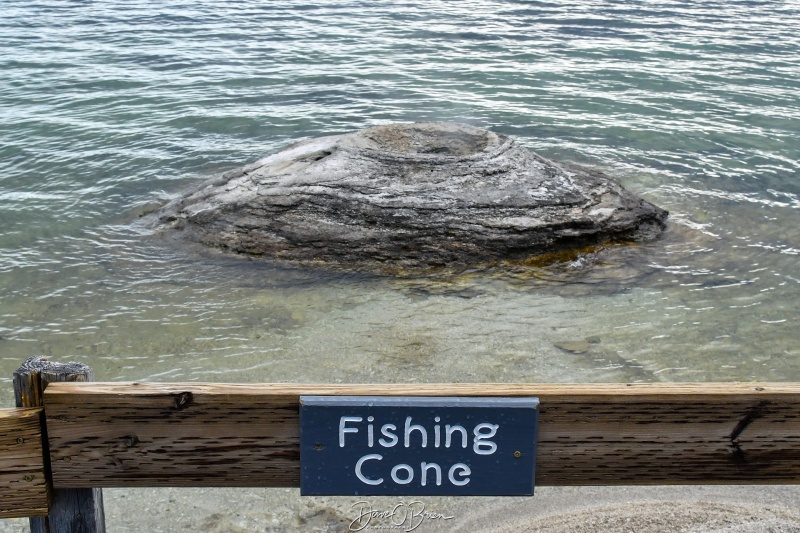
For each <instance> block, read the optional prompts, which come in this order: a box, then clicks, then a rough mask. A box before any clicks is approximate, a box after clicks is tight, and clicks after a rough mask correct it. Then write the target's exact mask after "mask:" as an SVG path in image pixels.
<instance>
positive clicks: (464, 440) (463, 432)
mask: <svg viewBox="0 0 800 533" xmlns="http://www.w3.org/2000/svg"><path fill="white" fill-rule="evenodd" d="M444 431H445V434H446V437H445V439H444V447H445V448H449V447H450V439H451V438H452V436H453V433H455V432H456V431H460V432H461V447H462V448H466V447H467V430H466V429H464V426H459V425H458V424H456V425H455V426H451V425H450V424H447V425H446V426H445V427H444Z"/></svg>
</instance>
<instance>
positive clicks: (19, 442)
mask: <svg viewBox="0 0 800 533" xmlns="http://www.w3.org/2000/svg"><path fill="white" fill-rule="evenodd" d="M23 442H25V439H23V438H22V437H17V444H22V443H23Z"/></svg>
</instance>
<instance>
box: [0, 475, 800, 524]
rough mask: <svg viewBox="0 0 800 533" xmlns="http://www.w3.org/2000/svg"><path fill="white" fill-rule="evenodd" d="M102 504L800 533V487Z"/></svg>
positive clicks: (220, 497) (110, 517) (237, 497)
mask: <svg viewBox="0 0 800 533" xmlns="http://www.w3.org/2000/svg"><path fill="white" fill-rule="evenodd" d="M103 494H104V500H105V507H106V526H107V529H108V531H109V532H110V533H134V532H139V531H150V532H153V533H158V532H174V531H202V532H210V533H248V532H294V531H297V532H311V531H329V532H336V531H351V530H354V529H351V524H352V523H353V521H354V520H356V519H357V518H358V516H359V509H358V508H355V507H354V504H356V503H357V502H359V501H366V502H368V504H369V506H370V509H372V510H373V511H375V512H376V513H380V512H384V513H385V512H387V511H389V512H390V511H391V510H392V509H393V508H394V507H395V506H397V505H398V504H403V505H405V506H406V508H408V505H410V504H411V503H412V502H414V501H418V502H421V503H422V504H423V505H424V512H426V513H429V515H428V516H427V517H423V519H419V518H418V519H416V520H412V519H407V520H406V521H405V523H404V524H401V525H400V526H399V527H395V528H392V529H391V530H393V531H411V530H412V529H411V528H412V527H414V526H415V527H414V528H413V531H416V532H427V531H432V532H440V531H453V532H462V533H467V532H472V531H488V532H494V533H511V532H525V531H542V532H545V531H546V532H561V531H564V532H567V531H568V532H570V533H572V532H583V533H594V532H604V533H607V532H609V533H613V532H623V531H624V532H628V531H648V532H652V531H692V532H695V531H696V532H701V531H702V532H709V531H710V532H735V533H750V532H753V533H755V532H764V531H771V532H781V533H783V532H792V533H794V532H798V533H800V503H798V502H800V486H794V485H737V486H732V485H696V486H677V485H668V486H647V487H640V486H624V487H539V488H537V489H536V496H534V497H515V498H500V497H471V498H453V497H436V498H434V497H431V498H414V497H410V498H395V497H367V498H359V497H350V496H347V497H344V496H337V497H302V498H301V497H300V495H299V490H298V489H261V488H258V489H241V488H239V489H233V488H225V489H207V488H204V489H193V488H186V489H184V488H147V489H105V490H104V491H103ZM420 510H421V509H419V508H417V510H416V512H417V514H418V515H419V516H422V514H421V513H420V512H419V511H420ZM401 511H402V509H401ZM437 515H440V516H438V517H437ZM397 516H401V515H400V514H398V515H397ZM447 517H451V518H447ZM387 520H388V519H381V518H379V517H376V518H374V519H373V521H372V522H371V523H370V524H366V526H365V527H363V528H362V529H361V530H362V531H380V530H386V529H388V528H387V527H376V526H388V525H391V523H390V521H387ZM396 520H398V521H399V520H400V519H396ZM362 525H363V524H362ZM356 526H358V524H356ZM23 531H28V529H27V519H15V520H4V521H0V533H11V532H13V533H19V532H23Z"/></svg>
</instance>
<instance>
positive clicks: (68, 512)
mask: <svg viewBox="0 0 800 533" xmlns="http://www.w3.org/2000/svg"><path fill="white" fill-rule="evenodd" d="M93 377H94V372H93V371H92V369H91V368H90V367H88V366H86V365H84V364H81V363H75V362H70V363H58V362H55V361H48V360H47V357H44V356H39V355H35V356H32V357H29V358H28V359H27V360H26V361H25V362H24V363H23V364H22V366H20V367H19V368H18V369H17V370H16V371H15V372H14V375H13V379H14V395H15V398H16V401H17V407H38V406H41V405H43V403H44V398H43V392H44V390H45V388H46V387H47V386H48V385H49V384H51V383H57V382H73V383H74V382H86V381H92V379H93ZM48 442H49V439H48V433H47V427H46V426H45V427H43V428H42V445H43V448H44V455H45V461H44V463H45V469H46V470H47V471H49V469H50V466H51V465H50V453H49V449H48ZM51 481H52V479H49V480H48V485H51V486H50V487H49V491H50V506H49V510H48V511H49V512H48V513H46V516H31V518H30V528H31V533H105V530H106V529H105V517H104V513H103V493H102V491H101V490H100V489H99V488H77V489H72V488H67V489H53V487H52V483H51Z"/></svg>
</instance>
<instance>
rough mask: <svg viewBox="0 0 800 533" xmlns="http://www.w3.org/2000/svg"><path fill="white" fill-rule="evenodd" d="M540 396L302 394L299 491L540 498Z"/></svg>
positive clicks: (338, 493) (307, 493)
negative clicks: (536, 476) (537, 469)
mask: <svg viewBox="0 0 800 533" xmlns="http://www.w3.org/2000/svg"><path fill="white" fill-rule="evenodd" d="M538 413H539V400H538V399H537V398H433V397H425V398H421V397H388V396H301V397H300V468H301V474H302V475H301V479H302V481H301V484H300V489H301V494H303V495H326V496H336V495H340V496H346V495H359V496H379V495H396V496H428V495H429V496H525V495H532V494H533V485H534V483H533V480H534V469H535V466H536V430H537V424H538Z"/></svg>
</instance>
